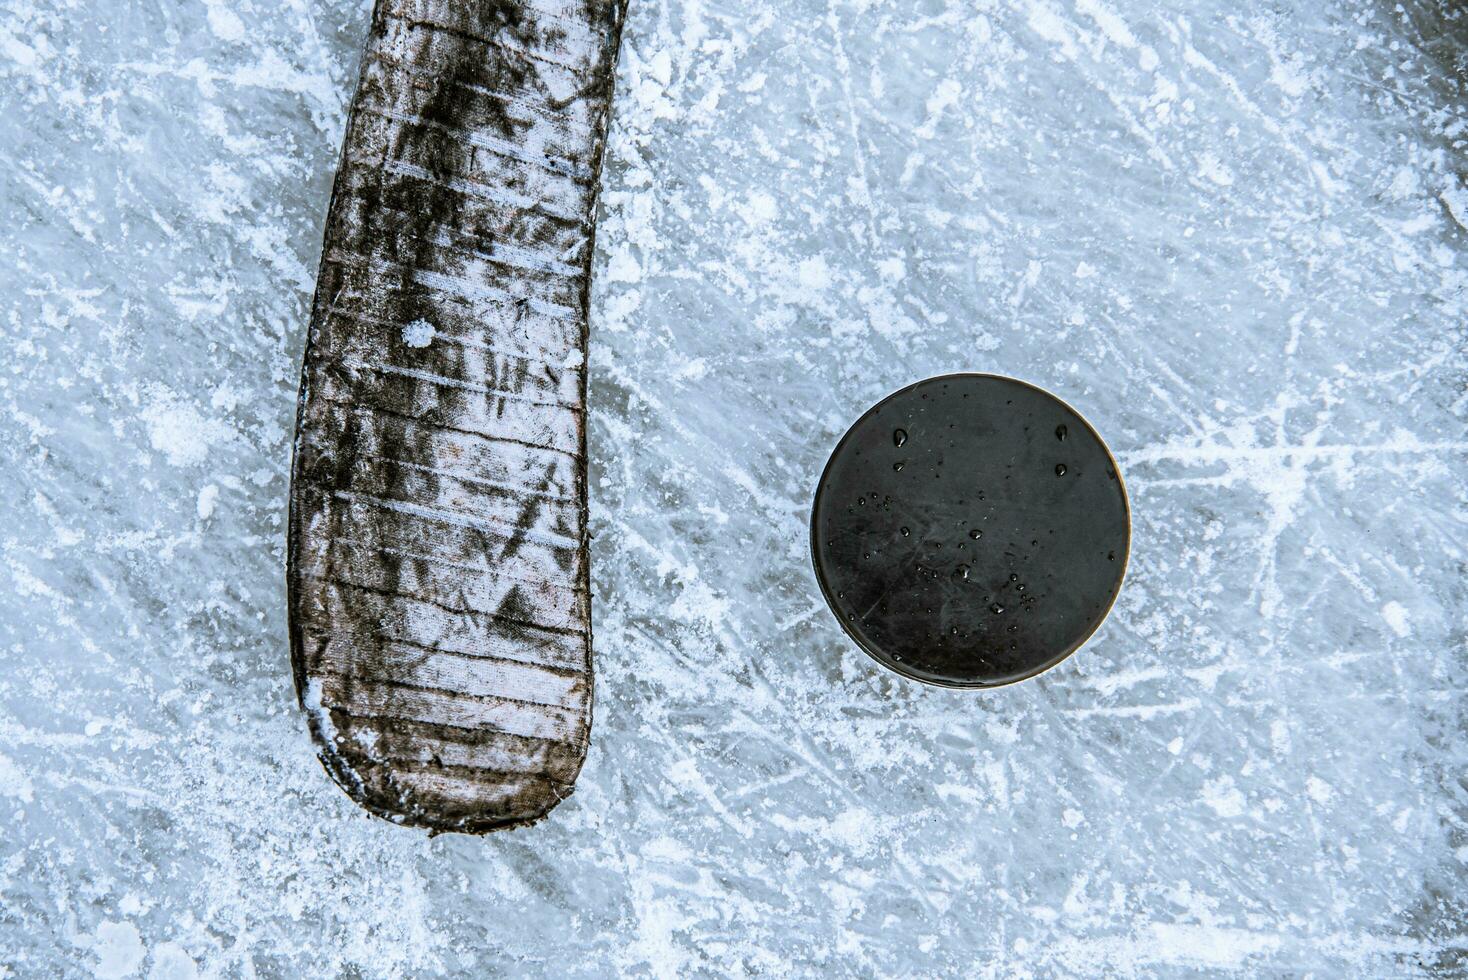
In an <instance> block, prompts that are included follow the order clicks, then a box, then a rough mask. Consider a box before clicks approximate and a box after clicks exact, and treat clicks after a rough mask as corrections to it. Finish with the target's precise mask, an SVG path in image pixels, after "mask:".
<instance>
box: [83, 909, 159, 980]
mask: <svg viewBox="0 0 1468 980" xmlns="http://www.w3.org/2000/svg"><path fill="white" fill-rule="evenodd" d="M91 946H92V952H93V953H96V954H97V960H98V962H97V965H96V966H95V967H93V968H92V975H93V976H95V977H97V978H98V980H122V978H123V977H130V976H133V975H134V974H135V973H137V972H138V967H140V966H142V965H143V959H144V958H145V957H146V956H147V955H148V950H147V947H145V946H144V945H143V937H142V936H140V935H139V934H138V927H137V926H135V925H133V924H132V923H131V922H111V921H107V922H103V923H102V924H101V925H99V926H98V927H97V933H96V935H95V936H93V938H92V941H91Z"/></svg>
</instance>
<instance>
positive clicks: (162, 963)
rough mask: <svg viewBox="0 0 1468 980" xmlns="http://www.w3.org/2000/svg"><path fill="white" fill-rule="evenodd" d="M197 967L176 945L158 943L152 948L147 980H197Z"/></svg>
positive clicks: (192, 959) (182, 949)
mask: <svg viewBox="0 0 1468 980" xmlns="http://www.w3.org/2000/svg"><path fill="white" fill-rule="evenodd" d="M198 976H199V967H198V966H197V965H196V964H195V963H194V958H193V957H192V956H190V955H189V954H188V953H187V952H185V951H184V948H183V947H182V946H180V945H179V944H178V943H173V942H168V943H159V944H158V945H157V946H155V947H154V948H153V966H152V969H150V970H149V971H148V980H198Z"/></svg>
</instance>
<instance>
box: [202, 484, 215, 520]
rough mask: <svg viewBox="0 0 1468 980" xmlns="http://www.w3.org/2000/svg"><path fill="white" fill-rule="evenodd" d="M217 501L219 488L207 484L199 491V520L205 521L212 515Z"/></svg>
mask: <svg viewBox="0 0 1468 980" xmlns="http://www.w3.org/2000/svg"><path fill="white" fill-rule="evenodd" d="M218 503H219V488H218V487H217V486H215V485H214V484H212V483H211V484H209V485H207V486H206V487H204V489H202V490H200V491H199V503H198V511H199V520H201V521H207V520H208V519H209V518H211V517H213V516H214V507H215V505H216V504H218Z"/></svg>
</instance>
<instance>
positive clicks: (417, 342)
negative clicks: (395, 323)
mask: <svg viewBox="0 0 1468 980" xmlns="http://www.w3.org/2000/svg"><path fill="white" fill-rule="evenodd" d="M436 336H438V330H437V328H435V327H434V325H433V324H431V323H429V322H428V321H427V320H414V321H413V322H412V323H410V324H408V325H407V326H406V327H404V328H403V343H405V344H407V345H408V346H409V347H427V346H428V345H429V344H431V343H433V338H434V337H436Z"/></svg>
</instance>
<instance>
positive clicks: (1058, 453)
mask: <svg viewBox="0 0 1468 980" xmlns="http://www.w3.org/2000/svg"><path fill="white" fill-rule="evenodd" d="M1130 542H1131V516H1130V512H1129V510H1128V506H1127V496H1126V489H1125V487H1124V486H1123V483H1122V479H1121V476H1120V474H1119V473H1118V471H1117V467H1116V461H1115V460H1114V459H1113V458H1112V456H1111V453H1110V451H1109V450H1108V449H1107V448H1106V444H1105V443H1104V442H1102V441H1101V437H1100V436H1099V435H1097V434H1096V431H1095V430H1094V429H1092V428H1091V426H1090V424H1089V423H1087V422H1086V420H1085V419H1083V418H1082V417H1081V416H1080V415H1079V414H1078V413H1077V412H1076V411H1075V409H1073V408H1071V407H1070V406H1069V405H1067V404H1066V403H1065V402H1063V401H1061V400H1060V399H1059V398H1056V397H1055V396H1054V395H1052V394H1050V393H1049V392H1047V391H1043V390H1042V389H1040V388H1036V387H1035V386H1033V385H1030V384H1026V383H1025V382H1023V381H1017V380H1015V379H1013V378H1005V377H1000V376H998V375H991V374H950V375H944V376H941V377H936V378H930V379H928V380H926V381H919V382H918V383H917V384H914V385H910V386H909V387H906V388H903V389H902V390H901V391H898V392H896V393H894V394H892V395H889V396H887V397H886V398H884V399H883V400H882V401H881V402H879V403H877V404H876V405H874V406H873V407H872V408H870V409H868V410H867V412H866V413H865V414H864V415H862V417H861V418H859V419H858V420H857V421H856V424H854V425H853V426H852V427H851V428H850V430H848V431H847V433H846V434H845V435H844V436H842V437H841V441H840V442H838V443H837V444H836V449H835V451H834V452H833V453H832V454H831V459H830V462H828V463H827V464H826V469H825V472H824V473H822V475H821V480H820V483H819V484H818V486H817V487H816V496H815V504H814V507H813V508H812V511H811V554H812V559H813V561H814V564H815V573H816V580H817V581H818V582H819V583H820V587H821V591H822V593H824V595H825V597H826V602H827V603H828V604H829V605H830V607H831V610H832V612H834V613H835V614H836V618H837V620H838V621H839V622H840V624H841V626H842V628H843V629H844V630H845V631H846V632H847V634H848V635H849V636H850V637H851V638H852V639H853V640H855V641H856V643H857V644H858V645H859V646H860V647H861V648H862V649H863V650H865V651H866V652H867V653H868V654H870V655H871V656H872V657H873V658H874V659H875V660H877V662H879V663H881V664H882V665H883V666H885V667H888V668H890V669H892V670H894V671H896V672H898V673H900V674H904V675H906V676H908V677H911V678H913V679H915V680H920V681H924V682H926V683H929V684H938V685H942V686H945V687H998V686H1000V685H1003V684H1010V683H1013V682H1015V681H1019V680H1023V679H1025V678H1027V677H1033V676H1034V675H1035V674H1038V673H1040V672H1041V671H1044V670H1047V669H1049V668H1050V667H1053V666H1055V665H1056V664H1057V663H1059V662H1060V661H1062V660H1064V659H1065V658H1066V657H1068V656H1069V655H1070V654H1071V653H1073V652H1074V651H1075V650H1076V649H1078V648H1079V647H1080V646H1081V645H1082V644H1083V643H1085V642H1086V640H1087V639H1088V638H1089V637H1090V636H1091V634H1092V633H1093V632H1095V630H1096V628H1097V627H1098V626H1100V625H1101V622H1102V620H1104V619H1105V618H1106V614H1107V613H1108V612H1109V611H1110V610H1111V605H1112V603H1113V602H1114V601H1115V600H1116V596H1117V593H1118V592H1119V591H1120V589H1121V583H1122V579H1123V577H1124V575H1125V572H1126V565H1127V557H1128V553H1129V547H1130Z"/></svg>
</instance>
